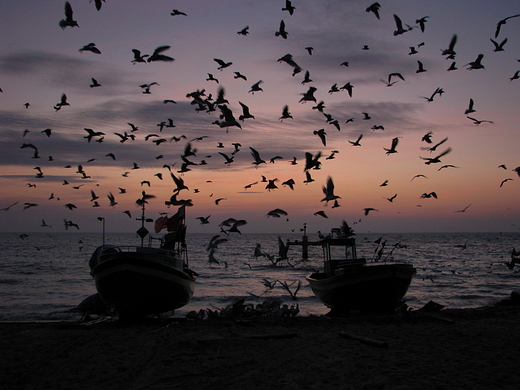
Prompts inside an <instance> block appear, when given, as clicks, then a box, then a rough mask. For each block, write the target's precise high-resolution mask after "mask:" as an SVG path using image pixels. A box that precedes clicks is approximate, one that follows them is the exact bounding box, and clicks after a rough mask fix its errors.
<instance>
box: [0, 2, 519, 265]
mask: <svg viewBox="0 0 520 390" xmlns="http://www.w3.org/2000/svg"><path fill="white" fill-rule="evenodd" d="M104 2H105V0H96V1H95V6H96V9H97V10H98V11H99V10H101V7H102V5H103V3H104ZM380 9H381V5H380V4H379V3H377V2H376V3H373V4H371V5H369V6H368V7H367V8H366V12H367V13H372V14H373V15H374V16H375V17H376V18H377V19H380V18H381V15H380ZM282 11H283V12H287V15H288V17H289V18H290V16H292V15H293V14H294V13H295V12H297V7H295V6H293V4H292V2H291V1H289V0H286V1H285V6H284V7H283V8H282ZM171 16H173V17H177V16H181V17H189V16H188V15H187V14H186V13H184V12H182V11H179V10H176V9H174V10H172V12H171ZM519 16H520V14H518V15H512V16H509V17H507V18H505V19H503V20H501V21H499V22H498V24H497V28H496V31H495V36H494V38H495V39H491V42H492V44H493V46H494V51H495V52H497V51H503V50H504V46H505V44H506V43H507V38H506V39H503V40H501V41H500V42H499V41H496V39H497V38H498V36H499V34H500V31H501V28H502V26H504V25H505V24H506V22H507V21H508V20H509V19H512V18H516V17H519ZM393 18H394V21H395V31H393V35H394V36H397V35H401V34H405V33H407V32H409V31H411V30H413V29H414V28H419V29H420V31H422V32H424V31H425V28H426V24H427V22H428V21H429V17H428V16H424V17H421V18H418V19H417V20H416V21H415V25H413V26H411V25H408V24H405V23H403V22H402V21H401V19H400V17H399V16H397V15H393ZM58 24H59V26H60V27H61V28H62V29H64V30H65V29H67V28H74V27H79V25H78V22H77V21H76V20H75V19H74V14H73V10H72V7H71V5H70V3H69V2H68V1H67V2H65V17H64V18H63V19H62V20H60V21H59V23H58ZM249 33H250V32H249V26H245V27H244V28H242V29H241V30H239V31H237V34H238V35H241V36H244V37H247V36H248V34H249ZM274 36H275V37H280V38H281V39H289V33H288V31H287V25H286V23H285V21H284V20H281V22H280V24H279V26H278V29H277V30H276V31H275V32H274ZM456 43H457V35H456V34H454V35H453V37H452V39H451V41H450V42H449V45H448V48H447V49H444V50H442V56H444V57H445V58H446V59H448V60H452V63H451V65H450V67H449V68H448V69H447V70H448V71H453V70H456V69H457V68H456V63H455V57H456V51H455V46H456ZM421 45H422V44H421ZM419 47H420V46H419ZM169 49H170V46H168V45H162V46H158V47H156V48H155V50H154V51H153V52H152V54H143V53H142V51H141V50H138V49H132V53H133V59H132V60H131V62H132V63H133V64H134V65H136V64H139V63H151V62H172V61H174V58H172V57H170V56H168V55H166V54H165V52H167V51H168V50H169ZM369 49H370V48H369V47H368V46H366V45H365V46H364V47H363V48H362V50H369ZM305 50H306V51H307V53H308V55H313V51H314V48H313V47H310V46H309V47H305ZM410 50H411V51H410V53H409V54H410V55H412V54H415V53H417V49H416V48H415V47H412V48H410ZM79 51H80V52H91V53H93V54H98V55H99V54H101V50H100V49H99V48H97V47H96V44H95V43H89V44H87V45H84V46H82V47H81V48H80V49H79ZM483 57H484V55H483V54H480V55H478V57H477V58H476V59H475V60H474V61H472V62H470V63H468V64H466V65H465V67H466V69H468V70H479V69H485V68H484V65H483V63H482V61H483ZM214 61H215V63H216V64H217V67H216V70H217V71H219V72H222V71H229V70H227V69H228V68H230V67H232V65H233V63H232V62H230V61H224V60H222V59H219V58H214ZM277 61H278V62H279V63H283V64H286V65H289V66H290V68H291V69H292V76H295V75H297V74H299V73H301V72H304V69H303V68H302V67H301V66H299V65H298V64H297V62H296V61H295V59H294V58H293V56H292V55H291V54H286V55H284V56H282V57H280V58H279V59H278V60H277ZM339 65H341V66H345V67H348V66H349V62H343V63H342V64H339ZM417 65H418V67H417V70H416V73H423V72H426V69H425V68H424V64H423V63H422V62H421V61H417ZM304 74H305V76H304V79H303V81H302V82H301V84H302V85H305V84H307V83H312V82H313V81H312V79H311V78H310V72H309V71H308V70H306V71H305V72H304ZM519 74H520V71H518V72H516V73H515V75H513V76H512V77H511V78H510V81H513V80H515V79H518V78H520V76H519ZM234 75H235V76H234V78H235V79H240V80H243V81H247V80H248V79H247V77H246V76H245V75H243V74H242V73H240V72H238V71H235V72H234ZM207 76H208V77H207V78H206V81H207V82H210V83H215V84H217V85H218V90H217V94H216V97H213V96H212V94H209V93H207V92H206V90H205V89H202V90H200V89H198V90H196V91H193V92H190V93H188V94H187V95H186V98H188V99H189V100H190V102H191V105H193V107H194V110H195V111H196V112H206V113H213V112H215V113H217V115H218V119H216V120H214V121H213V122H212V123H213V124H214V125H215V126H217V127H218V128H221V129H225V130H226V132H228V131H229V129H230V128H233V127H237V128H239V129H242V124H243V123H244V121H245V120H254V119H255V117H254V115H252V114H251V110H250V108H249V107H248V106H247V105H245V104H244V103H243V102H239V105H240V107H241V113H240V114H239V115H236V114H235V113H233V111H232V109H231V108H230V106H231V104H230V102H229V101H228V100H227V99H226V95H225V89H224V88H223V87H222V86H221V85H220V82H219V79H218V78H217V77H215V74H213V73H208V74H207ZM381 81H382V82H383V83H384V84H385V85H386V86H387V87H391V86H394V85H395V84H396V83H398V82H404V81H405V77H404V76H403V75H402V74H401V73H399V72H393V73H390V74H389V75H388V77H387V78H386V80H383V79H381ZM262 83H263V81H262V80H258V81H256V82H255V83H253V84H252V85H251V89H250V90H249V93H251V94H252V95H254V94H255V93H262V92H263V89H262V87H261V85H262ZM159 85H160V84H159V83H157V82H151V83H146V84H142V85H140V86H139V87H140V88H141V89H142V93H143V94H151V93H152V87H154V86H159ZM101 86H102V84H100V83H99V82H98V80H97V79H95V78H92V79H91V84H90V85H89V87H90V88H99V87H101ZM353 90H354V86H353V85H352V84H351V83H350V82H348V83H345V84H344V85H343V86H338V84H334V85H332V86H331V88H330V89H329V91H328V93H329V94H331V95H332V94H335V93H341V92H342V91H345V92H346V93H347V94H348V95H349V97H352V96H353ZM0 91H1V90H0ZM316 91H317V88H316V87H315V86H312V85H311V86H309V87H308V89H307V91H306V92H304V93H302V94H301V98H300V100H299V102H300V103H306V102H311V103H312V110H313V111H316V112H318V113H320V114H321V115H323V116H324V117H325V120H326V123H327V124H329V125H332V126H334V127H335V128H336V129H337V130H340V129H341V126H343V125H342V124H341V123H340V121H339V120H337V119H336V118H334V117H333V116H332V115H331V114H329V113H327V112H326V111H325V109H326V106H325V103H324V101H318V99H317V98H316V97H315V96H314V95H315V93H316ZM443 93H444V90H443V89H442V88H437V89H435V91H434V92H433V93H432V94H431V95H430V96H423V97H422V98H424V99H425V101H426V102H428V103H430V102H433V101H434V99H435V98H437V97H440V96H442V94H443ZM163 103H164V104H176V102H175V101H174V100H164V101H163ZM29 106H30V104H29V103H26V104H25V108H26V109H27V108H29ZM69 106H70V103H69V102H68V98H67V95H66V94H65V93H63V94H62V96H61V97H60V99H59V101H58V102H57V103H56V104H55V105H54V109H55V110H56V111H59V110H62V109H64V108H65V107H69ZM474 112H475V109H474V101H473V99H470V100H469V106H468V108H467V109H466V111H465V115H466V116H467V118H468V119H469V120H471V121H472V122H473V123H474V124H475V125H480V124H482V123H485V122H488V123H493V122H492V121H488V120H479V119H476V118H475V117H473V116H469V115H470V114H472V113H474ZM362 114H363V117H362V118H361V120H365V121H369V120H370V119H371V117H370V114H369V113H368V112H363V113H362ZM289 119H290V120H293V119H294V118H293V116H292V115H291V113H290V111H289V105H285V106H284V107H283V109H282V112H281V116H280V117H279V120H280V121H281V122H283V121H284V120H289ZM352 121H354V118H348V119H347V120H346V122H345V123H349V122H352ZM128 125H129V129H128V131H125V132H117V133H114V135H116V136H117V137H118V138H117V139H118V141H119V142H120V143H125V142H132V141H134V140H135V139H136V134H139V132H138V130H139V127H138V126H136V125H134V124H133V123H128ZM175 127H176V126H175V124H174V120H173V119H171V118H168V119H167V120H164V121H162V122H160V123H158V124H157V129H158V133H152V134H148V135H146V137H144V139H145V141H148V140H151V141H152V142H153V143H154V144H156V145H160V144H163V143H168V142H175V143H177V142H179V141H181V140H183V139H184V140H185V142H186V144H185V147H184V150H183V153H182V155H181V156H180V158H181V160H182V163H181V164H180V167H178V168H179V169H178V170H175V169H174V168H173V165H168V164H164V165H163V168H165V169H167V170H168V173H169V175H170V177H171V179H172V181H173V183H174V184H175V187H174V189H173V195H172V196H171V197H170V199H169V200H167V201H166V202H165V204H166V205H167V206H168V207H169V206H183V205H184V206H192V205H193V202H192V200H191V199H187V198H185V199H180V194H181V193H183V194H184V193H186V192H189V191H190V189H189V188H188V186H187V185H186V184H185V183H184V179H183V175H184V174H185V173H187V172H189V171H191V170H192V169H196V168H195V167H200V166H204V165H206V164H207V158H209V157H211V156H207V157H206V158H205V159H203V160H201V161H198V162H195V161H193V158H194V157H196V153H197V148H196V147H195V146H194V145H195V142H198V141H202V140H203V139H204V138H205V137H196V138H192V139H191V140H188V139H187V137H186V135H181V136H179V137H166V136H164V133H163V130H164V129H166V128H175ZM84 130H85V132H86V134H85V135H84V137H83V138H85V139H86V142H88V143H90V142H92V141H94V142H98V143H102V142H104V141H105V136H107V134H106V133H104V132H102V131H94V130H93V129H90V128H85V129H84ZM371 130H373V131H376V130H384V126H383V125H381V124H376V125H373V126H372V127H371ZM27 133H28V131H27V130H26V131H25V132H24V134H23V136H24V137H25V136H26V135H27ZM42 133H44V134H45V135H46V136H47V137H51V135H52V130H51V129H45V130H43V131H42ZM312 133H313V134H314V135H316V136H317V137H318V139H319V141H320V143H321V144H322V145H323V146H327V131H326V130H325V129H324V128H322V129H319V130H314V131H313V132H312ZM432 135H433V133H432V132H428V133H426V134H425V135H424V136H423V137H422V139H421V142H424V144H425V145H426V146H425V147H423V148H421V149H422V150H424V151H427V152H429V153H430V154H431V156H429V157H423V156H420V158H421V159H422V160H423V161H424V164H426V165H431V164H438V163H441V158H443V157H444V156H446V155H447V154H448V153H450V152H451V151H452V149H451V147H447V148H446V149H444V150H442V151H437V149H438V148H439V147H440V146H441V145H443V144H444V143H445V142H446V141H447V140H448V138H447V137H446V138H444V139H442V140H441V141H439V142H437V143H434V142H433V140H432ZM362 138H363V134H359V136H358V137H357V139H355V140H348V142H349V143H350V145H351V146H352V147H360V146H361V141H362ZM399 138H400V137H394V138H393V139H392V140H391V144H390V145H389V147H385V148H383V149H384V151H385V153H386V154H387V155H392V154H395V153H397V152H398V150H397V149H398V146H399ZM233 147H234V150H233V151H232V152H222V151H219V152H218V154H219V155H220V156H221V157H222V159H223V164H225V165H230V164H233V163H234V162H235V157H236V155H237V153H239V152H240V151H241V150H242V149H241V148H242V145H241V144H240V143H234V144H233ZM21 148H22V149H29V150H31V151H32V156H31V157H32V158H33V159H38V158H40V155H39V152H40V151H39V149H38V147H36V146H35V145H34V144H33V143H29V142H27V143H25V142H24V143H23V144H22V146H21ZM217 148H220V149H222V148H224V145H223V144H222V143H219V144H218V146H217ZM249 151H250V153H251V156H252V159H253V160H252V163H251V164H252V165H254V166H255V167H256V168H258V167H259V166H262V165H263V164H270V163H275V162H276V161H277V160H279V159H282V158H283V157H282V156H274V157H272V158H270V159H268V161H269V162H267V161H266V160H264V159H263V158H262V156H261V154H260V152H259V151H258V150H256V149H255V148H253V147H251V146H249ZM336 153H339V151H337V150H334V151H332V152H331V153H330V155H329V156H328V157H325V156H323V155H322V152H317V153H314V154H313V153H311V152H307V153H305V158H304V169H303V172H304V174H305V180H303V183H305V184H309V183H312V182H313V181H314V179H313V178H312V174H311V172H312V171H313V170H319V169H321V168H322V165H323V161H321V159H322V157H324V158H325V159H327V160H329V159H333V158H334V155H335V154H336ZM106 157H108V158H110V159H112V160H116V156H115V154H114V153H108V154H107V155H106ZM161 157H162V155H161V156H158V157H156V158H157V159H160V158H161ZM49 161H52V157H49ZM89 162H90V161H89ZM290 164H292V165H296V164H298V162H297V158H296V157H293V159H292V160H291V161H290ZM174 165H175V164H174ZM66 168H69V169H71V168H72V166H70V165H69V166H67V167H66ZM139 168H140V167H139V165H138V163H135V162H134V163H133V167H132V168H131V170H134V169H139ZM445 168H458V167H456V166H454V165H451V164H448V165H442V166H441V167H440V168H439V171H440V170H442V169H445ZM500 168H503V169H507V168H506V166H505V165H501V166H500ZM34 169H35V170H36V175H35V178H38V179H42V178H44V177H45V174H44V169H43V168H42V166H37V167H35V168H34ZM514 171H516V173H517V174H518V175H519V176H520V167H518V168H515V169H514ZM76 173H77V174H79V175H80V176H79V177H80V178H81V179H90V178H91V177H90V176H89V175H87V174H86V172H85V170H84V168H83V166H82V165H81V164H78V165H77V170H76ZM128 174H129V171H128V172H125V173H124V174H123V176H128ZM154 176H156V177H157V178H158V179H159V180H163V174H162V173H160V172H159V173H156V174H155V175H154ZM419 177H423V178H425V177H426V176H424V175H416V176H414V177H413V178H412V179H411V180H414V179H415V178H419ZM510 180H513V179H512V178H506V179H505V180H503V181H502V182H501V184H500V187H502V186H503V185H504V184H505V183H506V182H508V181H510ZM278 181H279V180H278V179H277V178H267V177H265V176H262V178H261V180H260V179H259V180H257V181H254V182H251V183H250V184H247V185H245V186H244V190H248V189H249V188H251V187H252V186H254V185H257V184H259V183H265V190H267V191H272V190H276V189H278V188H279V187H278V185H277V182H278ZM63 184H64V185H67V184H68V183H67V181H66V180H65V181H64V183H63ZM140 184H141V187H143V186H146V187H150V186H151V184H150V181H149V180H145V181H142V182H141V183H140ZM295 184H296V181H295V180H294V179H292V178H291V179H288V180H285V181H283V182H282V183H281V185H282V186H284V187H288V188H290V189H291V190H294V187H295ZM386 185H388V181H386V182H384V183H382V184H381V187H385V186H386ZM29 186H35V184H32V183H29ZM81 186H82V185H79V186H76V187H74V188H75V189H79V188H80V187H81ZM193 192H194V193H198V192H199V190H198V189H193ZM322 192H323V198H322V199H321V202H322V203H323V204H325V205H328V204H329V202H331V204H332V206H331V208H332V209H334V208H337V207H340V204H339V200H340V199H341V197H340V196H339V195H337V194H336V193H335V186H334V181H333V178H332V177H331V176H329V177H328V178H327V179H326V182H325V184H324V185H323V186H322ZM125 193H126V189H124V188H119V194H125ZM90 195H91V198H90V201H91V202H92V206H93V207H101V204H100V203H99V199H100V197H99V196H97V195H96V192H95V191H94V189H91V190H90ZM212 195H213V194H211V196H212ZM106 196H107V199H108V205H109V207H115V206H116V205H117V204H118V202H117V201H116V197H115V195H113V193H112V192H109V194H108V195H106ZM153 197H154V196H153V195H150V194H147V193H146V192H145V191H144V190H142V191H141V194H139V197H138V199H137V202H136V203H138V204H139V202H147V201H148V200H149V199H153ZM396 197H397V194H394V195H393V196H391V197H388V198H386V199H387V200H388V201H389V202H393V201H394V200H395V199H396ZM55 198H56V197H55V196H54V194H51V196H50V197H49V199H55ZM420 198H421V199H428V198H434V199H437V198H438V195H437V193H436V192H427V193H423V194H422V195H421V196H420ZM225 200H227V199H226V198H215V205H218V204H219V203H220V202H222V201H225ZM16 204H18V202H16V203H14V204H11V205H9V206H6V207H4V208H2V209H0V211H8V210H9V209H10V208H11V207H13V206H15V205H16ZM35 206H37V204H35V203H30V202H27V203H25V204H24V210H27V209H29V208H32V207H35ZM469 206H470V205H469ZM469 206H466V208H464V209H462V210H457V211H456V212H465V211H466V210H467V208H468V207H469ZM64 207H65V208H67V209H69V210H74V209H76V208H77V207H76V206H75V205H74V204H72V203H69V202H68V203H65V204H64ZM373 211H378V209H376V208H374V207H366V208H364V209H363V215H364V216H367V215H369V213H370V212H373ZM123 213H125V214H127V215H128V216H129V217H131V212H130V211H129V210H124V211H123ZM314 215H316V216H321V217H324V218H327V217H328V216H327V214H326V212H325V211H323V210H319V211H317V212H316V213H314ZM282 216H283V217H284V218H287V220H288V213H287V212H286V211H284V210H283V209H281V208H276V209H274V210H271V211H269V212H267V213H266V217H272V218H280V217H282ZM197 219H198V220H199V222H200V224H202V225H206V224H209V223H210V221H209V219H210V216H209V215H208V216H199V217H197ZM360 221H361V220H359V221H357V222H360ZM357 222H355V223H357ZM246 223H247V222H246V221H245V220H236V219H233V218H229V219H227V220H225V221H223V222H222V223H221V224H220V225H219V227H220V229H221V232H223V233H225V234H227V235H229V234H230V233H239V234H240V233H241V232H240V230H239V227H241V226H244V225H245V224H246ZM64 225H65V228H67V229H68V228H69V227H75V228H77V229H79V226H78V225H77V224H74V223H73V222H72V221H69V220H67V219H64ZM42 226H44V227H46V226H49V225H47V224H46V223H45V221H42ZM209 253H210V259H211V257H212V256H213V253H214V249H213V250H211V251H210V252H209Z"/></svg>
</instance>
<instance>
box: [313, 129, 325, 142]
mask: <svg viewBox="0 0 520 390" xmlns="http://www.w3.org/2000/svg"><path fill="white" fill-rule="evenodd" d="M313 134H314V135H317V136H318V137H320V139H321V143H322V144H323V146H327V139H326V135H327V133H325V129H319V130H314V131H313Z"/></svg>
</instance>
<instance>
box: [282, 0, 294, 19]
mask: <svg viewBox="0 0 520 390" xmlns="http://www.w3.org/2000/svg"><path fill="white" fill-rule="evenodd" d="M295 9H296V7H293V5H292V3H291V0H285V7H283V8H282V11H287V12H289V15H292V14H293V13H294V10H295Z"/></svg>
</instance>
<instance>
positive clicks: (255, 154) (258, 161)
mask: <svg viewBox="0 0 520 390" xmlns="http://www.w3.org/2000/svg"><path fill="white" fill-rule="evenodd" d="M249 149H250V150H251V155H252V156H253V158H254V159H255V161H253V162H252V164H254V165H256V166H257V167H258V165H260V164H265V161H264V160H262V159H261V158H260V153H258V151H256V150H255V149H254V148H252V147H251V146H250V147H249Z"/></svg>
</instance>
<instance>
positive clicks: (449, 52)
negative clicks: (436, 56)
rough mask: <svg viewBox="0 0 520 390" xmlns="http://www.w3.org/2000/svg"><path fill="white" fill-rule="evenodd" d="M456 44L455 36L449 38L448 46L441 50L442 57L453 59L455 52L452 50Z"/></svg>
mask: <svg viewBox="0 0 520 390" xmlns="http://www.w3.org/2000/svg"><path fill="white" fill-rule="evenodd" d="M456 43H457V34H453V36H452V37H451V40H450V44H449V46H448V48H447V49H444V50H442V49H441V51H442V55H443V56H448V57H447V58H451V59H453V58H455V54H457V53H456V52H455V50H454V49H455V44H456Z"/></svg>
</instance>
